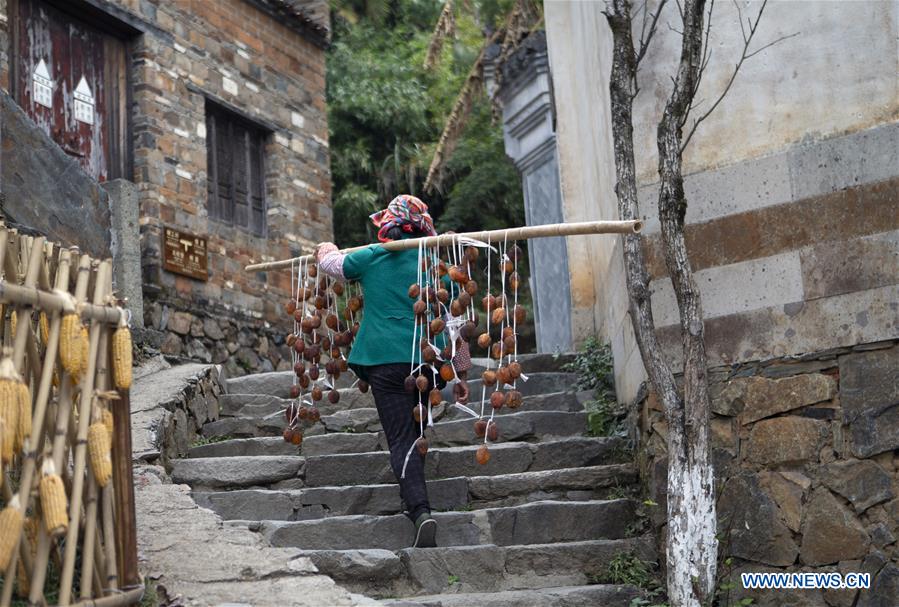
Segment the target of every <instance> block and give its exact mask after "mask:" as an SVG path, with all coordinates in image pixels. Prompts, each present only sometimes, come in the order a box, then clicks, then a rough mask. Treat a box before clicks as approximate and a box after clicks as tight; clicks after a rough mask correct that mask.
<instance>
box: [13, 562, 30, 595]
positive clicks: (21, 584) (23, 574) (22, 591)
mask: <svg viewBox="0 0 899 607" xmlns="http://www.w3.org/2000/svg"><path fill="white" fill-rule="evenodd" d="M29 592H31V580H30V579H28V572H27V571H25V565H24V564H23V563H22V559H19V562H18V563H17V564H16V595H17V596H19V597H20V598H23V599H27V598H28V593H29Z"/></svg>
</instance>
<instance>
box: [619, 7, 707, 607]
mask: <svg viewBox="0 0 899 607" xmlns="http://www.w3.org/2000/svg"><path fill="white" fill-rule="evenodd" d="M630 8H631V7H630V2H629V0H611V1H610V2H609V4H608V8H607V11H606V17H607V19H608V22H609V26H610V28H611V30H612V35H613V62H612V71H611V78H610V95H611V106H612V135H613V141H614V149H615V169H616V177H617V184H616V193H617V196H618V210H619V215H620V217H621V219H631V218H636V217H637V216H638V202H637V182H636V170H635V163H634V143H633V114H632V111H633V99H634V97H635V96H636V94H637V67H638V64H637V57H638V53H635V51H634V45H633V34H632V31H631V13H630ZM704 9H705V2H704V0H687V2H686V3H685V5H684V9H683V10H684V41H683V47H682V52H681V62H680V66H679V68H678V74H677V78H676V80H675V88H674V90H673V91H672V94H671V97H670V98H669V100H668V103H667V105H666V108H665V113H664V116H663V118H662V121H661V122H660V124H659V127H658V145H659V177H660V182H661V187H660V194H659V219H660V222H661V230H662V241H663V245H664V248H665V261H666V266H667V269H668V273H669V275H670V276H671V279H672V283H673V285H674V291H675V294H676V296H677V304H678V310H679V314H680V324H681V333H682V337H683V350H684V380H685V381H684V397H683V398H681V396H680V394H679V393H678V391H677V387H676V385H675V382H674V377H673V373H672V371H671V367H670V365H669V364H668V363H667V361H665V359H664V358H663V357H662V355H661V348H660V346H659V343H658V339H657V337H656V333H655V323H654V321H653V318H652V310H651V299H650V292H649V278H648V275H647V272H646V265H645V262H644V259H643V250H642V246H641V241H642V236H641V235H639V234H636V235H632V236H625V237H624V263H625V274H626V280H627V289H628V294H629V300H630V314H631V322H632V324H633V327H634V333H635V335H636V339H637V344H638V347H639V349H640V354H641V357H642V359H643V364H644V366H645V368H646V371H647V373H648V375H649V379H650V381H651V382H652V384H653V387H654V388H655V390H656V393H657V394H658V396H659V399H660V400H661V402H662V404H663V406H664V409H665V416H666V420H667V423H668V487H667V502H668V511H667V520H668V530H667V542H666V561H667V587H668V600H669V602H670V604H671V605H672V607H686V606H689V607H699V605H708V604H710V603H711V599H712V598H713V596H714V586H715V572H716V568H717V549H718V542H717V539H716V537H715V531H716V526H717V525H716V518H715V495H714V482H713V473H712V468H711V462H710V458H709V440H708V438H709V398H708V383H707V378H706V357H705V347H704V341H703V323H702V305H701V300H700V296H699V291H698V289H697V287H696V284H695V281H694V280H693V274H692V270H691V267H690V262H689V259H688V257H687V250H686V246H685V244H684V215H685V212H686V204H687V203H686V198H685V196H684V191H683V176H682V172H681V146H680V143H681V139H682V132H681V129H682V127H683V124H684V123H685V121H686V116H687V113H688V111H689V108H690V102H691V101H692V94H693V89H694V87H693V85H694V83H695V82H696V78H697V77H698V75H699V67H700V61H701V58H702V21H703V11H704ZM650 38H651V36H650ZM644 50H645V49H640V52H639V56H642V55H643V51H644Z"/></svg>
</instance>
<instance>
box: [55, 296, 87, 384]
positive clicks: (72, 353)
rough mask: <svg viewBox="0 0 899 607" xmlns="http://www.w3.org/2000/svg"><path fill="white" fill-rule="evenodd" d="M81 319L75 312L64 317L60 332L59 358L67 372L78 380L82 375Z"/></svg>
mask: <svg viewBox="0 0 899 607" xmlns="http://www.w3.org/2000/svg"><path fill="white" fill-rule="evenodd" d="M81 329H82V326H81V319H80V318H78V315H77V314H75V313H74V312H71V313H68V314H66V315H65V316H63V317H62V326H61V329H60V332H59V360H60V361H61V362H62V368H63V369H65V371H66V373H68V374H69V375H71V376H72V378H73V379H75V380H77V379H78V378H79V376H80V375H81V359H82V353H81V351H82V349H83V348H84V346H83V345H82V343H81V342H82V339H83V333H82V332H81Z"/></svg>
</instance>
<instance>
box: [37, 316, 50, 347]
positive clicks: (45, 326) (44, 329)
mask: <svg viewBox="0 0 899 607" xmlns="http://www.w3.org/2000/svg"><path fill="white" fill-rule="evenodd" d="M38 324H39V325H40V327H41V343H42V344H44V347H45V348H46V347H47V342H48V341H49V340H50V321H49V320H48V319H47V315H46V314H45V313H44V312H41V315H40V317H39V319H38Z"/></svg>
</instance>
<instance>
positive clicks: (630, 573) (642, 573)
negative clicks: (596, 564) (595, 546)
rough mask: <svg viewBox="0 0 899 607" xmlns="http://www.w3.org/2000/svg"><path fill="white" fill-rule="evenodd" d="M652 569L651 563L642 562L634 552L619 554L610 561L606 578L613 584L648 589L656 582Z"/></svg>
mask: <svg viewBox="0 0 899 607" xmlns="http://www.w3.org/2000/svg"><path fill="white" fill-rule="evenodd" d="M650 567H651V564H650V563H647V562H646V561H643V560H641V559H640V558H639V557H638V556H637V555H636V554H634V553H633V552H619V553H618V554H616V555H615V556H614V558H612V560H611V561H609V567H608V569H607V571H606V576H605V578H606V579H607V580H608V581H609V582H610V583H612V584H631V585H632V586H638V587H640V588H648V587H649V586H650V585H651V584H652V582H653V581H654V578H653V576H652V572H651V571H650Z"/></svg>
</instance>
